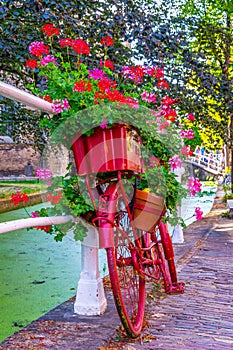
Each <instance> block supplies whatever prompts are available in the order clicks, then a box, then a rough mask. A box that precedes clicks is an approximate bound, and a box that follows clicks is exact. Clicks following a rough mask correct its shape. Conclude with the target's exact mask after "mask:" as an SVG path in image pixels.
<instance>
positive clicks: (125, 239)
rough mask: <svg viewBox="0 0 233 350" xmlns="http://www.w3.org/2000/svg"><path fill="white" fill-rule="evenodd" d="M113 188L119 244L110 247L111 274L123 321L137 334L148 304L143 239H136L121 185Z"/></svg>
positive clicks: (118, 308) (132, 335)
mask: <svg viewBox="0 0 233 350" xmlns="http://www.w3.org/2000/svg"><path fill="white" fill-rule="evenodd" d="M112 191H113V192H114V193H113V195H112V198H114V201H115V203H114V205H115V219H114V236H115V237H114V242H115V246H114V247H110V248H106V251H107V258H108V268H109V275H110V280H111V284H112V291H113V295H114V299H115V304H116V308H117V311H118V314H119V316H120V319H121V322H122V324H123V326H124V328H125V330H126V332H127V333H128V335H129V336H131V337H133V338H134V337H137V336H138V335H139V334H140V332H141V328H142V324H143V317H144V305H145V279H144V277H143V276H141V275H142V273H141V272H142V271H143V265H142V264H141V250H140V247H141V239H140V238H138V239H135V232H134V231H133V228H132V225H131V219H130V218H129V216H128V212H127V210H126V205H127V203H125V202H124V198H125V197H123V195H122V193H121V188H120V186H117V185H116V187H115V188H114V187H113V186H112ZM110 206H111V210H110V211H109V212H110V213H112V203H111V204H110Z"/></svg>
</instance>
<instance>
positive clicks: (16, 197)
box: [11, 192, 29, 205]
mask: <svg viewBox="0 0 233 350" xmlns="http://www.w3.org/2000/svg"><path fill="white" fill-rule="evenodd" d="M28 200H29V197H28V195H27V194H26V193H25V192H22V193H20V192H16V193H12V195H11V202H13V203H14V205H17V204H19V203H20V202H24V203H27V201H28Z"/></svg>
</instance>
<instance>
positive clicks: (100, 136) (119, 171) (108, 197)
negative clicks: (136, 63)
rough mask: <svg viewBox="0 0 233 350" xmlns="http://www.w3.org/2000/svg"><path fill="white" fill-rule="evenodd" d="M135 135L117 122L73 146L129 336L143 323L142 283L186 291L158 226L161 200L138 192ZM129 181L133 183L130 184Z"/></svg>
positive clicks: (165, 234) (138, 161) (162, 226)
mask: <svg viewBox="0 0 233 350" xmlns="http://www.w3.org/2000/svg"><path fill="white" fill-rule="evenodd" d="M136 136H137V135H136V132H135V130H133V129H131V127H130V126H128V125H125V124H116V125H114V126H113V127H112V128H111V129H101V128H96V129H95V130H94V133H93V134H91V135H90V136H85V135H82V136H80V137H79V138H77V139H76V140H75V141H74V143H73V145H72V149H73V153H74V157H75V162H76V166H77V169H78V173H79V175H82V176H85V178H86V186H87V189H88V192H89V195H90V198H91V200H92V203H93V206H94V208H95V218H94V219H93V220H92V223H93V225H95V226H97V227H98V231H99V247H100V248H105V249H106V253H107V261H108V269H109V276H110V281H111V286H112V291H113V295H114V299H115V304H116V308H117V311H118V314H119V316H120V319H121V322H122V324H123V326H124V328H125V330H126V332H127V334H128V335H129V336H130V337H132V338H135V337H137V336H138V335H139V334H140V332H141V329H142V325H143V318H144V307H145V299H146V288H145V285H146V281H148V280H149V281H152V282H155V283H157V282H163V284H164V288H165V291H166V292H167V293H181V292H183V291H184V284H183V283H182V282H181V283H179V282H178V281H177V274H176V267H175V263H174V251H173V247H172V241H171V238H170V236H169V233H168V230H167V226H166V224H164V223H163V222H162V217H163V216H164V215H165V206H164V200H163V199H162V198H160V197H157V196H154V195H153V194H149V193H145V192H143V191H139V190H138V189H137V183H138V179H140V176H141V171H142V169H141V155H140V145H139V143H138V141H137V137H136ZM132 178H135V181H134V184H133V186H129V182H130V183H132ZM142 192H143V193H142ZM148 197H152V199H151V198H149V199H148ZM150 201H152V202H153V203H152V205H150ZM145 215H146V216H145ZM151 219H152V221H151Z"/></svg>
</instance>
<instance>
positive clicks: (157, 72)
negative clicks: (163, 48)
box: [147, 66, 164, 79]
mask: <svg viewBox="0 0 233 350" xmlns="http://www.w3.org/2000/svg"><path fill="white" fill-rule="evenodd" d="M147 74H148V75H150V76H152V77H155V78H158V79H161V78H163V77H164V70H163V68H159V67H156V66H154V67H151V68H148V69H147Z"/></svg>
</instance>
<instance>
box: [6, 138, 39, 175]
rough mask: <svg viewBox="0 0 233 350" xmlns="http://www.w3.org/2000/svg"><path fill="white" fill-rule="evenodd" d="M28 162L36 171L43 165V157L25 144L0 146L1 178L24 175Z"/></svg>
mask: <svg viewBox="0 0 233 350" xmlns="http://www.w3.org/2000/svg"><path fill="white" fill-rule="evenodd" d="M28 161H30V162H31V164H32V166H33V168H34V169H37V168H39V167H40V165H41V156H40V154H39V153H38V152H35V150H34V149H33V147H30V146H28V145H25V144H12V143H3V144H0V176H10V175H14V176H20V175H24V174H25V166H26V165H27V164H28Z"/></svg>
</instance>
